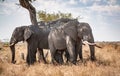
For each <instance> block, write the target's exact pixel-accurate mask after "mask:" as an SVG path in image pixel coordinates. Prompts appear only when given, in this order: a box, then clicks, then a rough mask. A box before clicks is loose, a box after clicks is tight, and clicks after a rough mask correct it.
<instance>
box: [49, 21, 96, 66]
mask: <svg viewBox="0 0 120 76" xmlns="http://www.w3.org/2000/svg"><path fill="white" fill-rule="evenodd" d="M82 40H83V41H88V42H90V43H94V38H93V35H92V30H91V28H90V26H89V24H88V23H79V22H78V21H76V20H75V21H70V22H68V23H66V24H64V25H63V26H59V27H57V28H56V29H53V30H52V31H51V32H50V34H49V36H48V42H49V47H50V52H51V57H52V62H53V64H54V63H55V59H54V56H55V52H56V50H65V49H66V48H67V50H68V51H67V52H68V54H67V56H66V57H67V59H69V61H70V62H72V63H73V64H75V63H76V60H77V56H78V55H79V58H80V59H81V60H83V57H82ZM89 47H90V53H91V60H92V61H93V60H95V55H94V53H95V52H94V50H95V49H94V46H92V45H90V46H89Z"/></svg>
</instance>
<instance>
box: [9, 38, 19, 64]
mask: <svg viewBox="0 0 120 76" xmlns="http://www.w3.org/2000/svg"><path fill="white" fill-rule="evenodd" d="M16 43H17V42H16V39H15V38H11V40H10V45H9V47H10V50H11V53H12V61H11V63H13V64H15V63H16V61H15V44H16Z"/></svg>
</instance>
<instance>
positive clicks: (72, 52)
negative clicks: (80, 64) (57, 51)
mask: <svg viewBox="0 0 120 76" xmlns="http://www.w3.org/2000/svg"><path fill="white" fill-rule="evenodd" d="M66 45H67V50H68V53H69V55H70V62H72V63H73V64H76V54H75V42H74V41H73V40H72V39H71V38H70V37H69V36H66Z"/></svg>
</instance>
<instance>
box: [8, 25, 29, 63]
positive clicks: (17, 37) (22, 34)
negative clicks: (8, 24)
mask: <svg viewBox="0 0 120 76" xmlns="http://www.w3.org/2000/svg"><path fill="white" fill-rule="evenodd" d="M30 36H31V31H29V30H28V26H20V27H16V28H15V29H14V31H13V33H12V37H11V39H10V49H11V52H12V63H15V62H16V61H15V44H16V43H18V42H20V41H25V40H27V39H28V38H29V37H30Z"/></svg>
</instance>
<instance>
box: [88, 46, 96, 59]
mask: <svg viewBox="0 0 120 76" xmlns="http://www.w3.org/2000/svg"><path fill="white" fill-rule="evenodd" d="M89 48H90V54H91V60H92V61H95V47H94V46H92V45H89Z"/></svg>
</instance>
